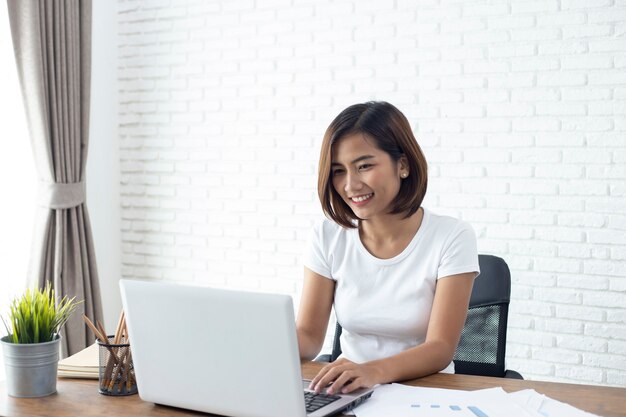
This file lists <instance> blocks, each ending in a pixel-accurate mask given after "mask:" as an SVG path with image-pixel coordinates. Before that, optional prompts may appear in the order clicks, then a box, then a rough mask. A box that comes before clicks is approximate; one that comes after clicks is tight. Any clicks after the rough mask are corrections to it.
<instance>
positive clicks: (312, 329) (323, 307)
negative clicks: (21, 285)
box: [296, 267, 335, 360]
mask: <svg viewBox="0 0 626 417" xmlns="http://www.w3.org/2000/svg"><path fill="white" fill-rule="evenodd" d="M334 295H335V281H333V280H331V279H328V278H325V277H323V276H321V275H319V274H316V273H315V272H313V271H311V270H310V269H308V268H306V267H305V268H304V286H303V288H302V298H301V300H300V307H299V309H298V318H297V319H296V331H297V333H298V345H299V348H300V358H301V359H307V360H312V359H314V358H315V356H316V355H317V354H318V353H319V351H320V349H321V348H322V345H323V344H324V338H325V336H326V329H327V327H328V319H329V318H330V311H331V309H332V306H333V297H334Z"/></svg>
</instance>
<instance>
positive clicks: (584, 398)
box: [0, 362, 626, 417]
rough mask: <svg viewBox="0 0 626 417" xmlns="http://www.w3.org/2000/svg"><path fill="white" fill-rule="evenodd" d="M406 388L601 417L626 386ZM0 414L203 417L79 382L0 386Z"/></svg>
mask: <svg viewBox="0 0 626 417" xmlns="http://www.w3.org/2000/svg"><path fill="white" fill-rule="evenodd" d="M320 367H321V365H320V364H318V363H314V362H307V363H304V364H303V365H302V374H303V376H304V377H305V378H311V377H313V376H314V375H315V373H316V372H317V370H318V369H319V368H320ZM407 384H408V385H413V386H419V387H434V388H451V389H463V390H476V389H482V388H491V387H497V386H501V387H503V388H504V389H505V390H506V391H508V392H511V391H518V390H521V389H528V388H532V389H534V390H536V391H537V392H539V393H541V394H545V395H547V396H548V397H550V398H554V399H555V400H559V401H563V402H566V403H568V404H571V405H573V406H575V407H577V408H580V409H582V410H585V411H589V412H591V413H594V414H598V415H600V416H603V417H625V416H626V388H608V387H598V386H590V385H574V384H558V383H552V382H538V381H521V380H515V379H504V378H488V377H476V376H468V375H447V374H436V375H431V376H428V377H425V378H421V379H416V380H413V381H409V382H407ZM0 415H2V416H11V417H13V416H16V417H17V416H19V417H22V416H29V417H31V416H32V417H49V416H59V417H75V416H81V417H82V416H87V417H111V416H175V417H176V416H208V414H203V413H196V412H193V411H187V410H181V409H177V408H170V407H163V406H158V405H154V404H152V403H147V402H144V401H142V400H141V399H140V398H139V396H138V395H131V396H129V397H107V396H105V395H100V394H99V393H98V382H97V381H95V380H80V379H59V381H58V385H57V393H56V394H54V395H51V396H48V397H43V398H37V399H20V398H12V397H9V396H8V395H7V394H6V388H5V386H4V384H0Z"/></svg>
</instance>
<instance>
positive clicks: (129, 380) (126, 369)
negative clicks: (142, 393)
mask: <svg viewBox="0 0 626 417" xmlns="http://www.w3.org/2000/svg"><path fill="white" fill-rule="evenodd" d="M107 337H108V339H109V343H107V344H104V343H102V342H101V341H99V340H98V341H97V343H98V351H99V356H100V362H99V365H100V366H99V369H100V371H99V380H100V385H99V388H100V394H104V395H132V394H136V393H137V380H136V379H135V368H134V367H133V357H132V355H131V351H130V344H128V343H120V344H113V343H112V342H113V339H114V337H113V336H107Z"/></svg>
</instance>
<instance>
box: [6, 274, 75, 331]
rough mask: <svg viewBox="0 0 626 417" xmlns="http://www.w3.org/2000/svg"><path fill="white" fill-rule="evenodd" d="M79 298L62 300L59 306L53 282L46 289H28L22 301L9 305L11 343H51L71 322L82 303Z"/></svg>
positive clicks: (14, 301)
mask: <svg viewBox="0 0 626 417" xmlns="http://www.w3.org/2000/svg"><path fill="white" fill-rule="evenodd" d="M75 298H76V297H73V298H71V299H68V298H67V296H65V297H63V299H61V301H60V302H59V303H58V305H57V304H56V303H55V300H54V290H53V289H52V287H51V286H50V282H48V283H47V284H46V287H45V288H43V289H27V290H26V292H25V293H24V294H23V295H22V296H21V297H16V298H14V299H13V301H12V302H11V305H10V312H9V322H10V324H11V329H9V327H8V326H7V324H6V322H5V321H4V319H3V320H2V321H3V322H4V326H5V327H6V329H7V333H8V335H9V338H8V339H9V342H12V343H44V342H51V341H52V340H53V339H54V337H55V336H56V334H58V333H59V330H60V329H61V326H63V325H64V324H65V322H66V321H67V320H68V319H69V318H70V315H71V314H72V313H73V312H74V310H76V307H77V306H78V305H79V304H80V303H81V302H82V301H74V300H75Z"/></svg>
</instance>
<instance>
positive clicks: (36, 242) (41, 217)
mask: <svg viewBox="0 0 626 417" xmlns="http://www.w3.org/2000/svg"><path fill="white" fill-rule="evenodd" d="M7 5H8V9H9V20H10V23H11V34H12V36H13V49H14V51H15V58H16V62H17V67H18V74H19V78H20V84H21V88H22V95H23V97H24V104H25V107H26V113H27V120H28V125H29V130H30V137H31V142H32V147H33V151H34V156H35V162H36V165H37V169H38V173H39V195H38V205H39V206H40V207H39V209H38V210H37V217H36V220H35V230H34V236H33V251H32V253H31V265H30V272H29V277H28V278H29V281H30V282H29V283H30V284H37V285H39V286H43V285H44V284H45V282H46V281H50V282H51V283H52V285H53V287H54V289H55V291H56V295H57V299H60V298H61V297H62V296H64V295H67V296H68V297H70V298H71V297H76V299H77V300H84V302H83V303H82V304H81V306H80V308H79V309H78V311H77V312H76V313H74V314H73V315H72V317H71V318H70V320H69V321H68V322H67V324H66V325H65V327H64V329H62V332H61V334H62V335H63V342H62V355H63V356H64V357H65V356H67V355H71V354H74V353H75V352H77V351H79V350H81V349H83V348H84V347H86V346H88V345H89V344H91V343H93V340H94V337H93V335H92V334H90V333H89V332H88V330H87V328H86V327H85V325H84V323H83V319H82V315H81V314H80V313H81V312H82V313H85V314H86V315H87V316H88V317H89V318H91V319H92V320H100V321H102V304H101V300H100V287H99V284H98V273H97V270H96V259H95V252H94V247H93V239H92V235H91V226H90V223H89V216H88V213H87V206H86V204H85V164H86V161H87V143H88V139H89V98H90V82H91V0H7Z"/></svg>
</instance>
